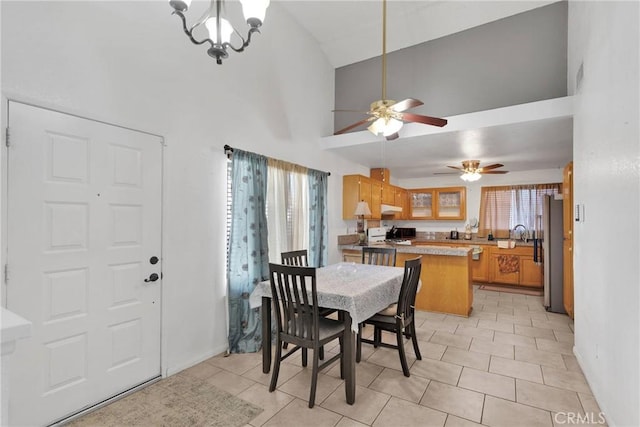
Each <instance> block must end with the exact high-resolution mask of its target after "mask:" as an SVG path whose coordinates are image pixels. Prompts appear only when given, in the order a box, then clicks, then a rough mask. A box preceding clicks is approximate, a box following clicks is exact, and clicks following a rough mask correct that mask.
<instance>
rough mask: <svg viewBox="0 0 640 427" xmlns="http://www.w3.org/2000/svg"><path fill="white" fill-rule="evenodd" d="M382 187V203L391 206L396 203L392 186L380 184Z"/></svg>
mask: <svg viewBox="0 0 640 427" xmlns="http://www.w3.org/2000/svg"><path fill="white" fill-rule="evenodd" d="M381 185H382V203H384V204H385V205H393V204H394V203H395V202H396V193H395V188H394V187H393V186H392V185H389V184H386V183H381Z"/></svg>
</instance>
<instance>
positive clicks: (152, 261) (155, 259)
mask: <svg viewBox="0 0 640 427" xmlns="http://www.w3.org/2000/svg"><path fill="white" fill-rule="evenodd" d="M158 261H160V260H159V259H158V257H157V256H152V257H151V258H150V259H149V262H150V263H151V265H156V264H157V263H158Z"/></svg>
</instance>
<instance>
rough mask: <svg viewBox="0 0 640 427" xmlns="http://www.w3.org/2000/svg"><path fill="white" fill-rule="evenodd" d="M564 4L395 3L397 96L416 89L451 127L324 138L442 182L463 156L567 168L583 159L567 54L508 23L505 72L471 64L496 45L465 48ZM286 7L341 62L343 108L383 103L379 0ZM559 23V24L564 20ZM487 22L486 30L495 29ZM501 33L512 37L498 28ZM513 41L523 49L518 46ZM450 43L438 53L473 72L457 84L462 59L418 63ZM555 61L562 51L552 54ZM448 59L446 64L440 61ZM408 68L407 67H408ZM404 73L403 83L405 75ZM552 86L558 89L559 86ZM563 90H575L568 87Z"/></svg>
mask: <svg viewBox="0 0 640 427" xmlns="http://www.w3.org/2000/svg"><path fill="white" fill-rule="evenodd" d="M553 3H557V2H549V1H531V2H528V1H517V2H514V1H424V0H416V1H395V0H388V4H387V52H388V66H387V68H388V75H389V76H388V79H389V83H388V85H387V86H388V91H387V92H388V94H389V95H390V96H389V97H390V98H392V99H396V100H399V99H404V98H405V97H408V96H411V97H414V98H417V99H420V100H422V101H424V102H425V105H424V106H423V107H418V108H417V109H415V110H412V112H415V113H418V114H425V115H431V116H439V117H445V118H447V119H448V120H449V124H448V125H447V126H446V127H445V128H442V129H441V128H434V127H431V126H427V125H419V124H408V125H405V126H404V128H403V129H402V131H401V132H400V138H399V139H397V140H395V141H385V140H384V138H382V137H376V136H374V135H373V134H371V133H369V132H368V131H367V130H366V127H361V128H358V129H356V131H355V132H352V133H348V134H345V135H338V136H327V137H325V138H323V141H322V143H323V145H324V147H325V148H326V149H329V150H333V151H335V152H336V153H339V154H340V155H342V156H344V157H346V158H349V159H351V160H353V161H355V162H358V163H361V164H363V165H365V166H368V167H386V168H389V169H391V174H392V176H393V177H395V178H397V179H405V178H406V179H408V178H422V177H432V176H434V175H433V174H434V173H441V172H447V171H451V170H450V169H447V168H446V165H459V164H460V162H461V161H462V160H465V159H471V158H473V159H480V160H481V161H482V163H483V164H488V163H503V164H505V166H506V167H505V169H507V170H510V171H525V170H536V169H556V168H562V167H563V166H564V165H565V164H566V163H567V162H568V161H569V160H571V157H572V140H573V134H572V103H571V99H570V97H566V94H567V90H566V68H563V69H560V70H559V71H558V67H556V68H555V69H553V68H552V65H553V64H551V65H549V64H550V63H549V61H553V60H555V61H556V62H557V61H558V58H557V55H556V54H555V53H554V54H552V55H549V54H548V52H542V51H538V50H537V49H538V48H537V47H536V46H535V44H534V40H533V39H534V37H530V39H531V45H529V41H530V40H529V39H527V38H526V37H528V35H527V34H526V33H523V32H522V31H520V29H519V28H518V27H517V26H516V27H515V28H513V29H511V30H509V29H508V27H507V29H502V30H499V31H514V33H513V37H511V36H507V37H506V42H504V43H506V44H503V45H502V48H501V49H500V50H502V51H507V50H509V51H508V52H504V55H506V57H505V58H499V57H498V58H497V59H496V58H492V59H491V60H492V61H494V62H495V61H499V62H500V65H499V66H498V67H497V68H495V69H494V70H491V69H490V65H488V66H487V65H484V67H485V69H483V68H482V67H483V65H478V64H477V63H472V62H468V61H470V59H469V58H470V57H471V56H473V54H475V53H477V52H478V51H479V52H480V53H479V54H478V55H479V56H480V57H485V58H486V57H487V56H488V55H489V54H488V53H487V52H489V51H487V52H484V51H482V50H478V49H475V50H471V51H469V50H465V48H464V46H461V45H460V44H466V45H474V44H476V45H477V46H479V47H480V43H482V41H481V39H480V38H477V37H478V36H477V35H478V34H480V37H485V36H484V35H483V34H486V33H488V32H489V34H490V31H495V30H492V28H493V27H496V28H497V25H496V22H495V21H498V22H500V23H504V22H507V23H508V22H515V21H514V20H513V19H514V18H512V19H511V21H508V20H507V19H505V18H509V17H514V16H515V15H518V14H523V13H527V12H531V11H532V12H531V13H529V15H531V16H533V15H534V14H538V15H539V12H538V11H540V10H542V9H539V8H541V7H543V6H546V5H550V4H553ZM278 4H279V5H281V6H282V7H284V8H285V9H286V10H287V12H289V13H290V14H291V15H292V16H293V17H294V18H295V19H296V20H297V21H298V22H300V24H301V25H302V26H304V27H305V28H306V29H307V30H308V31H309V32H310V34H311V35H312V36H313V37H315V38H316V39H317V40H318V43H319V45H320V47H321V48H322V49H323V50H324V52H325V54H326V56H327V58H328V59H329V61H330V62H331V63H332V64H333V65H334V66H335V67H336V105H335V108H337V109H340V108H355V109H358V110H360V109H363V110H364V111H366V110H367V109H368V105H369V103H370V102H373V101H375V100H377V99H380V75H381V72H380V59H379V56H380V54H381V41H382V30H381V28H382V2H381V1H380V0H375V1H374V0H359V1H304V0H303V1H278ZM556 6H557V5H556ZM547 9H549V8H547ZM555 9H558V8H557V7H555V8H554V10H555ZM549 10H551V9H549ZM565 10H566V9H565ZM554 13H555V12H554ZM565 13H566V12H565ZM519 16H526V15H519ZM516 19H521V18H517V17H516ZM532 19H545V18H544V16H543V17H542V18H532ZM561 19H565V22H564V25H566V15H565V16H563V17H562V18H561ZM492 23H493V26H492ZM516 25H518V24H517V23H516ZM535 25H540V24H535ZM545 25H546V23H545V22H542V26H541V27H535V26H534V31H538V32H537V33H536V34H538V35H544V34H545V33H547V32H548V31H547V28H545ZM549 25H555V26H556V27H557V22H556V23H555V24H549ZM266 26H267V24H265V30H266ZM503 27H504V25H503ZM478 28H482V31H484V33H481V32H479V30H478ZM549 28H551V27H549ZM532 34H533V33H532ZM451 35H455V36H454V37H451ZM465 37H466V39H465ZM474 37H476V38H474ZM489 37H492V36H489ZM493 37H499V38H502V39H505V37H504V36H503V35H500V34H499V33H498V35H497V36H495V35H494V36H493ZM523 37H524V38H523ZM554 37H557V35H554ZM536 38H539V37H536ZM429 41H431V42H430V43H425V42H429ZM509 43H511V44H513V45H514V46H513V47H515V49H511V48H510V47H509ZM550 43H553V40H552V39H551V40H544V42H543V44H541V45H540V46H544V45H547V46H548V45H549V44H550ZM558 43H559V44H561V45H562V46H563V47H564V49H565V51H564V52H563V54H564V58H565V59H564V60H565V61H566V39H565V40H558ZM456 44H458V45H456ZM521 45H523V46H521ZM524 45H526V46H524ZM441 46H446V49H448V50H447V51H446V52H445V55H444V56H442V55H441V56H440V57H439V58H441V59H442V58H444V59H445V60H446V61H451V63H456V62H459V63H460V64H462V66H461V67H460V68H459V69H458V70H457V71H456V74H460V73H459V70H463V71H464V70H467V71H466V74H464V72H462V74H461V75H460V76H458V78H461V79H463V80H461V81H460V83H461V84H460V83H458V84H456V82H455V80H451V79H449V80H447V79H448V78H449V74H451V73H449V72H448V71H447V70H448V69H447V68H446V67H447V66H448V67H451V64H449V65H446V66H442V67H444V68H442V69H439V70H438V69H437V67H436V68H435V69H434V67H433V63H432V65H431V66H429V65H425V69H426V71H425V69H420V68H419V67H420V66H423V64H419V63H418V62H420V59H416V58H425V57H427V58H433V57H438V56H437V52H438V49H442V47H441ZM457 46H459V47H457ZM419 49H422V50H419ZM434 49H435V50H434ZM467 49H468V48H467ZM519 51H521V52H522V53H521V54H520V53H518V52H519ZM556 51H557V49H556ZM433 52H436V54H434V53H433ZM532 56H535V61H534V62H527V61H531V59H532ZM552 56H554V58H550V57H552ZM471 60H474V59H473V58H472V59H471ZM465 61H467V62H465ZM443 62H445V61H443V60H439V62H438V64H437V65H440V63H443ZM487 62H489V63H490V61H487ZM426 67H429V68H428V69H427V68H426ZM488 67H489V68H488ZM518 67H519V68H518ZM550 67H551V68H550ZM565 67H566V64H565ZM401 68H404V70H405V71H400V69H401ZM408 69H412V71H411V72H409V71H407V70H408ZM449 69H450V68H449ZM549 69H551V70H552V71H551V72H553V73H555V74H556V75H555V76H551V77H550V76H549V75H547V74H545V72H547V71H548V70H549ZM468 70H471V71H468ZM478 70H479V71H478ZM523 70H526V72H525V73H523ZM545 70H547V71H545ZM476 71H477V72H476ZM474 73H475V74H474ZM562 73H564V74H565V75H561V74H562ZM416 74H417V75H418V76H417V77H416ZM485 74H487V75H485ZM558 74H560V75H558ZM394 75H395V76H398V75H400V76H402V78H400V79H395V80H394V77H393V76H394ZM433 75H440V76H443V77H440V80H439V81H435V82H434V81H431V83H429V76H433ZM354 76H356V77H355V78H354ZM408 76H409V77H408ZM478 76H480V77H481V78H483V79H485V80H482V81H481V82H480V83H479V84H478V82H476V81H475V80H476V79H477V78H479V77H478ZM552 80H553V82H552ZM547 82H548V83H549V84H548V85H547ZM551 83H553V84H555V85H556V87H555V88H553V87H552V89H548V88H547V86H552V84H551ZM465 84H468V86H467V87H465ZM487 85H488V87H495V88H497V89H496V90H488V91H486V92H485V94H483V93H482V92H481V91H478V92H477V93H476V92H475V88H476V87H478V86H480V87H484V86H487ZM491 85H493V86H491ZM558 85H559V86H563V85H565V87H560V88H558V87H557V86H558ZM456 90H457V92H456ZM394 92H395V94H394ZM407 94H410V95H408V96H407ZM394 96H395V97H394ZM465 96H466V97H467V99H466V100H465ZM452 100H453V101H452ZM465 102H466V105H465ZM346 104H348V105H346ZM336 114H341V113H336ZM364 117H365V116H364V115H362V114H360V115H358V114H357V113H356V114H353V113H350V114H345V115H342V116H336V127H335V128H336V129H338V128H340V127H343V126H344V125H346V124H349V123H352V122H355V121H358V120H359V119H362V118H364Z"/></svg>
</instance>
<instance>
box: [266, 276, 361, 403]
mask: <svg viewBox="0 0 640 427" xmlns="http://www.w3.org/2000/svg"><path fill="white" fill-rule="evenodd" d="M269 278H270V281H271V297H272V299H273V302H274V304H273V305H274V307H275V311H276V313H275V318H276V319H277V323H278V326H277V336H276V339H277V344H276V355H275V361H274V366H273V372H272V374H271V383H270V385H269V391H270V392H271V391H274V390H275V389H276V385H277V384H278V374H279V372H280V362H282V361H283V360H284V359H286V358H287V357H289V356H290V355H292V354H293V353H295V352H296V351H298V350H299V349H312V350H313V364H312V371H311V390H310V393H309V408H313V405H314V403H315V397H316V386H317V383H318V372H319V371H321V370H322V369H324V368H326V367H327V366H329V365H330V364H332V363H333V362H335V361H336V360H338V359H340V376H341V377H343V378H344V373H343V368H344V351H343V346H342V342H343V339H342V338H343V337H344V334H345V329H346V328H345V324H344V322H341V321H338V320H334V319H328V318H326V317H322V316H320V313H319V309H318V294H317V290H316V269H315V268H313V267H296V266H287V265H279V264H273V263H270V264H269ZM348 332H349V333H350V331H348ZM335 339H338V340H339V342H340V346H339V349H340V351H339V353H338V354H336V355H334V356H332V357H331V358H329V359H327V360H325V361H323V362H322V363H320V361H319V360H320V358H319V350H320V348H321V347H322V346H324V345H325V344H327V343H329V342H331V341H333V340H335ZM284 343H290V344H291V345H293V346H294V347H293V348H292V349H291V350H289V351H288V352H287V353H286V354H285V355H282V347H283V344H284ZM303 355H304V352H303ZM303 359H304V356H303ZM304 364H305V365H306V361H304Z"/></svg>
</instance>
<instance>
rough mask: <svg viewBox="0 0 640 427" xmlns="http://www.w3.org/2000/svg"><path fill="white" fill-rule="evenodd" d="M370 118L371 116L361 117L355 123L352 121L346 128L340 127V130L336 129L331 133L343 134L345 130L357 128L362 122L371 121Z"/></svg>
mask: <svg viewBox="0 0 640 427" xmlns="http://www.w3.org/2000/svg"><path fill="white" fill-rule="evenodd" d="M371 119H372V118H371V117H370V118H367V119H362V120H360V121H359V122H356V123H354V124H352V125H349V126H347V127H346V128H344V129H340V130H338V131H335V132H334V133H333V134H334V135H340V134H343V133H345V132H347V131H350V130H351V129H354V128H357V127H358V126H362V125H363V124H365V123H367V122H368V121H371Z"/></svg>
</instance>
